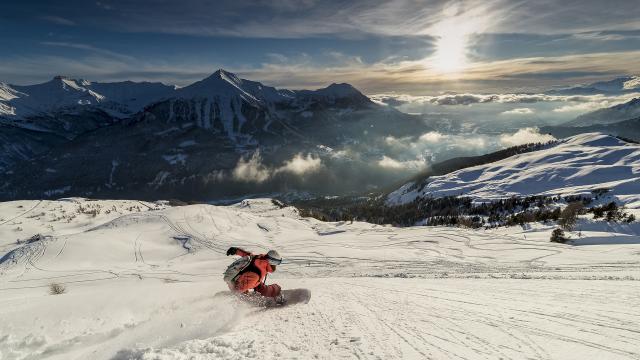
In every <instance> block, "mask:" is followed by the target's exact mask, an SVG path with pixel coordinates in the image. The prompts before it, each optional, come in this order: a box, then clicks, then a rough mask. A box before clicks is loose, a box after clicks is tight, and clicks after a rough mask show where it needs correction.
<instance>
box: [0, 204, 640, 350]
mask: <svg viewBox="0 0 640 360" xmlns="http://www.w3.org/2000/svg"><path fill="white" fill-rule="evenodd" d="M63 210H64V211H63ZM107 211H108V212H107ZM0 219H1V220H0V250H1V251H2V253H3V254H6V253H9V255H4V256H3V257H2V260H0V262H1V264H0V294H1V295H0V319H1V321H0V358H2V359H3V360H4V359H65V360H66V359H87V358H91V359H95V360H100V359H245V358H261V359H276V358H277V359H308V358H317V359H334V358H353V359H423V358H434V359H448V358H457V359H497V358H503V359H524V358H531V359H584V358H600V359H604V358H606V359H638V358H640V346H638V341H637V340H638V334H639V333H640V310H639V307H638V305H639V304H640V297H639V295H638V294H640V281H639V280H640V257H639V256H638V254H640V238H639V237H638V231H639V230H640V228H639V227H638V226H637V224H633V225H616V226H613V227H609V226H602V225H597V224H595V223H593V224H588V223H584V224H583V225H584V229H583V232H582V236H583V238H582V239H580V240H577V241H576V245H574V246H571V245H563V244H553V243H550V242H548V238H549V233H550V231H551V227H544V226H541V225H536V226H532V227H527V228H524V229H523V228H502V229H499V230H486V231H485V230H480V231H472V230H464V229H457V228H441V227H437V228H431V227H430V228H424V227H412V228H402V229H400V228H393V227H386V226H377V225H372V224H367V223H358V222H355V223H352V224H350V223H321V222H318V221H316V220H314V219H305V218H300V217H299V216H298V215H297V212H296V210H295V209H293V208H283V209H280V208H279V207H277V206H274V205H273V204H272V203H271V201H270V200H268V199H265V200H251V201H243V202H241V203H239V204H237V205H233V206H227V207H217V206H211V205H191V206H184V207H173V208H166V207H165V206H164V205H159V204H153V203H140V202H137V201H88V200H83V199H67V200H66V201H42V202H39V201H20V202H6V203H0ZM18 228H20V230H17V229H18ZM35 233H42V234H43V236H42V237H41V238H40V239H39V240H34V241H31V242H21V243H20V244H16V239H28V238H30V237H31V236H32V235H33V234H35ZM231 245H236V246H242V247H245V248H247V249H250V250H253V251H262V250H266V249H269V248H277V249H278V250H279V251H280V253H281V254H283V255H284V256H285V262H284V263H283V264H282V265H281V266H279V268H278V271H277V272H276V273H274V274H272V275H271V276H270V277H269V279H268V282H277V283H279V284H281V285H282V286H283V287H284V288H296V287H305V288H309V289H311V291H312V294H313V296H312V300H311V302H310V303H309V304H306V305H296V306H291V307H287V308H282V309H272V310H268V311H265V310H261V309H255V308H249V307H247V306H246V305H244V304H242V303H239V302H237V301H235V300H233V299H231V298H229V297H225V296H216V294H217V293H219V292H221V291H224V290H226V285H225V284H223V283H222V274H221V273H222V271H223V269H224V268H225V267H226V265H227V264H229V263H230V262H231V261H232V259H231V258H229V257H226V256H225V255H224V252H225V250H226V249H227V248H228V247H229V246H231ZM52 282H59V283H63V284H64V285H65V286H66V288H67V292H66V293H64V294H62V295H56V296H54V295H49V294H48V293H47V291H48V285H49V284H50V283H52Z"/></svg>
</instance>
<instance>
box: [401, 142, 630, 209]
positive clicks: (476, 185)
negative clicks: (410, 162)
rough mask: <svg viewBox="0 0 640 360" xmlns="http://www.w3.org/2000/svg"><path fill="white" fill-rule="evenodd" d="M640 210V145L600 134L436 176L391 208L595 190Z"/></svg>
mask: <svg viewBox="0 0 640 360" xmlns="http://www.w3.org/2000/svg"><path fill="white" fill-rule="evenodd" d="M604 188H606V189H610V190H611V191H610V195H612V196H613V197H615V198H616V199H617V200H618V201H619V202H621V203H623V204H625V205H626V206H628V207H631V208H640V145H638V144H632V143H627V142H625V141H622V140H619V139H617V138H615V137H612V136H608V135H603V134H600V133H589V134H581V135H576V136H573V137H569V138H566V139H563V140H560V141H558V142H557V143H555V144H553V145H550V146H547V147H546V148H544V149H542V150H538V151H533V152H529V153H524V154H519V155H515V156H512V157H509V158H507V159H504V160H501V161H497V162H494V163H490V164H485V165H480V166H475V167H470V168H466V169H462V170H458V171H455V172H452V173H449V174H447V175H443V176H434V177H431V178H430V179H429V180H428V183H427V184H425V185H424V186H422V187H419V186H416V185H415V184H414V183H408V184H405V185H403V186H402V187H401V188H400V189H398V190H396V191H394V192H392V193H391V194H389V196H388V203H389V204H405V203H408V202H411V201H413V200H414V199H416V197H429V196H432V197H439V196H468V197H472V198H474V199H477V200H480V201H482V200H494V199H501V198H508V197H511V196H527V195H590V193H591V191H593V190H596V189H604Z"/></svg>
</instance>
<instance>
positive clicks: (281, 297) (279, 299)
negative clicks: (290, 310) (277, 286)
mask: <svg viewBox="0 0 640 360" xmlns="http://www.w3.org/2000/svg"><path fill="white" fill-rule="evenodd" d="M276 304H277V305H286V304H287V299H285V297H284V294H282V293H280V295H278V296H276Z"/></svg>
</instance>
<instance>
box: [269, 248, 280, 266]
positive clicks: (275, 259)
mask: <svg viewBox="0 0 640 360" xmlns="http://www.w3.org/2000/svg"><path fill="white" fill-rule="evenodd" d="M267 260H269V264H271V265H280V263H282V256H280V254H278V252H277V251H275V250H269V252H268V253H267Z"/></svg>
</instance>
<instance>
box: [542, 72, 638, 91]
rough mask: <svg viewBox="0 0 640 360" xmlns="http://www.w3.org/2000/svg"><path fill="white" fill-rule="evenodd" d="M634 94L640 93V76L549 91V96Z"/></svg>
mask: <svg viewBox="0 0 640 360" xmlns="http://www.w3.org/2000/svg"><path fill="white" fill-rule="evenodd" d="M632 92H640V77H638V76H624V77H619V78H616V79H613V80H608V81H600V82H595V83H592V84H586V85H579V86H572V87H566V88H561V89H553V90H550V91H547V93H548V94H555V95H593V94H608V95H617V94H625V93H632Z"/></svg>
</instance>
